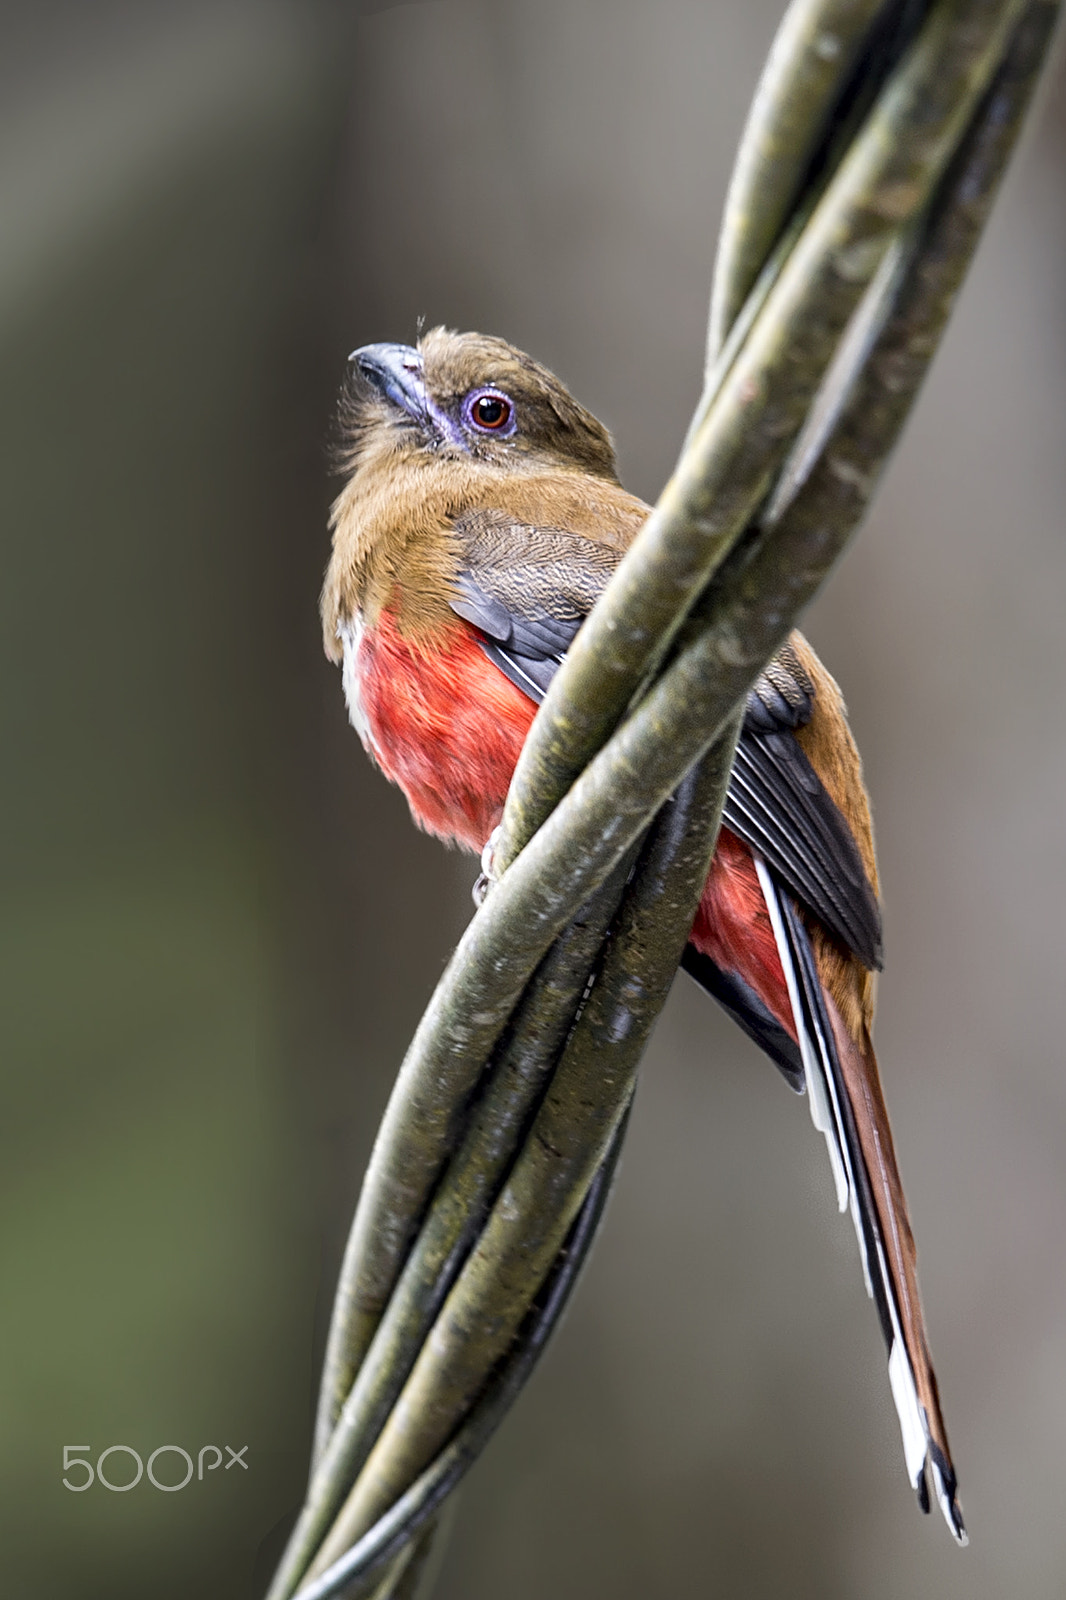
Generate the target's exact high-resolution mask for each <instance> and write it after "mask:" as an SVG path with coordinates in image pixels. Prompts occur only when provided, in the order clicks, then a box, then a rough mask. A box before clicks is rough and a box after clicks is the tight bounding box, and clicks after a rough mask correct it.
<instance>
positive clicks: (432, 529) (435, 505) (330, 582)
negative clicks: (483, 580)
mask: <svg viewBox="0 0 1066 1600" xmlns="http://www.w3.org/2000/svg"><path fill="white" fill-rule="evenodd" d="M478 509H493V510H497V511H505V512H506V513H507V515H508V516H510V517H513V518H514V521H515V524H516V526H519V525H525V526H527V527H537V528H557V529H564V530H566V531H568V532H571V533H578V534H583V535H584V536H585V537H587V538H590V539H594V540H596V541H597V542H599V543H601V544H607V545H610V546H612V547H613V548H615V549H618V550H624V549H625V548H626V547H627V546H628V545H629V544H630V542H631V541H632V539H633V536H634V534H635V533H636V531H637V529H638V528H639V527H640V525H641V523H642V522H643V520H644V517H645V516H646V514H647V507H646V506H645V505H644V504H643V502H642V501H640V500H638V499H637V498H636V497H635V496H634V495H630V494H627V493H626V491H625V490H624V489H623V488H622V487H621V485H620V484H618V483H613V482H611V481H610V480H609V479H604V478H594V477H592V476H591V475H589V474H588V473H581V472H576V471H569V470H567V469H566V468H565V467H559V468H555V469H552V468H546V469H545V470H543V471H528V470H524V471H509V470H504V469H502V468H500V467H496V466H491V465H488V464H486V463H483V462H472V461H469V460H462V459H456V458H454V457H448V456H435V455H432V454H430V453H428V452H426V451H413V452H411V453H410V454H409V455H407V456H401V455H399V454H398V453H397V452H396V451H395V450H378V451H371V452H368V453H366V454H365V455H363V456H362V457H361V459H360V460H359V462H358V464H357V466H356V470H355V472H354V473H353V475H352V477H351V479H350V480H349V482H348V483H347V485H346V486H345V488H344V489H343V490H342V492H341V494H340V495H339V496H338V498H337V500H336V502H335V503H334V506H333V513H332V527H333V554H332V557H331V559H330V563H329V567H328V570H327V572H326V580H325V585H324V587H323V591H322V625H323V636H324V643H325V647H326V652H327V654H328V655H330V656H331V657H332V658H333V659H334V660H337V659H339V656H340V646H339V643H338V640H339V636H340V633H341V630H342V628H343V627H344V626H345V625H346V624H347V623H349V622H351V621H352V620H353V619H355V618H361V619H362V621H363V622H364V623H365V624H366V625H367V626H368V627H373V626H374V625H375V624H376V622H377V619H378V618H379V616H380V615H381V613H382V611H383V610H385V609H386V608H387V609H388V611H389V613H390V615H391V616H392V617H393V619H394V621H395V624H396V626H397V628H398V629H399V631H400V633H401V634H402V635H403V636H404V637H405V638H406V639H407V640H408V642H409V643H411V644H412V645H414V646H415V647H416V648H426V649H433V648H434V647H435V646H436V645H437V644H438V643H439V641H440V640H441V638H442V637H443V636H444V635H446V634H447V633H448V632H450V630H451V629H453V628H454V626H455V617H454V614H453V613H452V611H451V609H450V607H449V600H450V597H451V595H452V594H453V592H454V589H455V579H456V573H457V570H458V567H459V564H460V562H461V559H462V549H461V546H460V542H459V540H458V538H457V536H456V534H455V532H454V524H455V521H456V518H457V517H459V516H461V515H463V514H464V513H467V512H470V511H474V510H478Z"/></svg>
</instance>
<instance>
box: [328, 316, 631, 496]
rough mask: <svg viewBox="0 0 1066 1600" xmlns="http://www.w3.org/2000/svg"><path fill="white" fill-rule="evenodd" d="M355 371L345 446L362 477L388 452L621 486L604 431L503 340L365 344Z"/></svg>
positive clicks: (440, 336) (437, 332) (440, 335)
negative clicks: (566, 473)
mask: <svg viewBox="0 0 1066 1600" xmlns="http://www.w3.org/2000/svg"><path fill="white" fill-rule="evenodd" d="M349 366H350V381H349V384H348V389H347V394H346V399H345V405H344V426H345V443H346V446H347V451H348V458H349V463H350V465H351V466H353V467H355V468H356V469H358V467H359V466H360V464H361V463H362V462H363V461H365V460H367V459H368V458H374V457H377V458H380V456H381V455H382V454H384V453H386V452H387V453H388V454H389V455H391V456H392V457H394V458H395V457H401V458H402V457H405V456H407V457H412V456H416V455H419V454H429V455H431V456H432V457H433V458H435V459H436V460H441V461H449V460H450V461H454V462H456V463H466V464H468V465H472V466H473V465H482V466H487V467H490V468H497V469H502V470H503V471H505V472H508V473H514V472H543V471H551V472H558V471H559V470H560V469H562V470H566V469H571V470H573V471H575V472H581V473H588V474H591V475H593V476H594V477H600V478H606V479H608V480H609V481H611V482H616V481H617V478H616V471H615V460H614V449H613V447H612V445H611V439H610V435H609V434H608V432H607V430H606V428H605V427H604V426H603V424H602V423H600V422H598V421H597V420H596V418H595V417H594V416H593V415H592V413H591V412H589V411H586V410H585V408H584V407H583V406H580V405H578V403H577V401H576V400H574V399H573V397H572V396H571V395H570V394H569V393H568V391H567V390H566V389H565V388H564V387H563V385H562V384H561V383H560V382H559V380H558V378H556V377H555V375H554V373H551V372H549V371H548V369H547V367H542V366H541V365H540V363H539V362H537V361H534V360H533V359H532V357H530V356H527V355H524V354H523V352H522V351H521V350H516V349H515V348H514V346H513V345H510V344H508V343H507V342H506V341H505V340H503V339H494V338H492V337H490V336H489V335H486V334H482V333H453V332H451V331H450V330H449V329H447V328H433V329H431V330H430V332H429V333H427V334H426V335H425V336H424V337H423V338H422V339H420V340H419V343H418V345H417V347H416V346H413V345H406V344H368V345H364V346H363V347H362V348H361V349H359V350H353V352H352V354H351V356H350V358H349Z"/></svg>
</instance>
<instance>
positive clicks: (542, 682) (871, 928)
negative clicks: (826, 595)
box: [451, 511, 881, 1053]
mask: <svg viewBox="0 0 1066 1600" xmlns="http://www.w3.org/2000/svg"><path fill="white" fill-rule="evenodd" d="M456 529H457V532H458V533H459V535H460V537H461V539H462V544H463V557H464V559H463V562H462V565H461V568H460V572H459V575H458V578H457V581H456V592H455V595H454V597H453V599H452V602H451V605H452V610H453V611H455V613H456V614H457V615H458V616H461V617H463V618H464V619H465V621H467V622H469V623H472V624H473V626H474V627H475V628H476V629H477V630H478V632H479V633H480V635H481V640H480V643H481V648H482V649H483V650H484V652H485V654H486V655H487V656H488V657H489V659H490V661H492V662H494V663H495V665H496V666H497V667H499V669H500V671H501V672H503V673H504V674H505V675H506V676H507V677H508V678H510V680H511V682H512V683H514V684H516V685H517V686H518V688H519V689H521V690H522V692H523V693H524V694H527V695H528V696H529V698H530V699H531V700H534V701H536V702H537V703H538V704H539V702H540V701H541V700H542V699H543V698H544V695H545V693H546V692H547V688H548V685H549V683H550V682H551V680H552V678H553V677H554V676H555V673H556V670H557V669H558V667H559V666H560V664H561V662H562V659H563V657H564V655H565V654H566V651H567V649H568V648H569V645H570V643H571V641H572V640H573V638H574V636H575V634H576V633H577V631H578V629H579V628H580V626H581V624H582V622H583V621H584V619H585V617H586V616H587V614H588V612H589V611H591V609H592V607H593V605H594V604H595V602H596V600H597V598H598V597H599V595H600V594H601V593H602V591H603V589H604V587H605V586H606V583H607V580H608V579H609V577H610V575H611V573H612V571H613V570H614V568H615V566H617V564H618V561H619V560H620V552H619V551H617V550H614V549H612V548H610V547H608V546H605V545H601V544H598V543H596V542H595V541H594V540H592V539H586V538H582V537H581V536H579V535H577V534H572V533H567V532H566V531H565V530H561V529H543V528H533V527H527V526H524V525H521V524H517V523H515V521H514V519H513V518H511V517H508V516H507V515H506V514H505V513H503V512H497V511H477V512H473V513H471V514H470V515H468V516H467V517H465V518H463V519H462V520H461V521H460V522H459V523H457V525H456ZM813 704H814V687H813V685H812V683H811V681H810V679H809V678H808V676H807V674H806V672H805V671H804V669H803V666H802V664H801V663H800V660H799V658H798V656H797V655H796V653H795V651H794V650H792V649H791V647H790V646H788V645H786V646H785V647H784V649H783V650H781V651H780V652H779V654H778V655H777V656H775V658H774V660H773V661H772V662H771V663H770V665H769V666H768V667H767V669H766V671H765V672H763V673H762V674H761V675H760V677H759V678H758V680H757V681H756V683H755V686H754V688H753V689H752V691H751V693H750V694H749V696H748V703H747V708H746V712H745V717H744V726H743V729H742V731H741V737H740V740H739V742H738V745H737V755H736V761H735V763H734V767H733V776H732V778H731V779H730V784H729V792H728V794H727V796H726V802H725V809H724V812H723V821H724V823H725V825H726V826H727V827H728V828H729V829H730V830H731V832H733V833H735V834H736V835H737V837H738V838H740V839H743V840H744V842H745V843H746V844H748V845H749V846H751V848H752V849H755V850H757V851H758V852H759V853H760V855H761V856H762V857H763V859H764V860H765V862H766V864H767V866H768V867H769V869H770V871H771V873H772V874H773V876H774V878H775V879H776V880H777V882H778V883H780V884H781V886H782V887H783V888H785V889H787V890H788V891H789V893H791V894H793V895H795V897H796V898H797V899H798V900H799V901H800V902H801V903H802V904H803V905H804V906H806V907H807V909H808V910H809V911H811V912H813V913H814V915H815V916H816V917H817V918H818V920H819V921H820V922H821V923H822V925H823V926H824V927H826V928H827V929H828V930H829V931H830V932H831V933H833V934H834V935H835V936H836V937H837V938H838V939H839V940H840V941H841V943H842V944H844V945H845V946H846V947H847V948H848V949H849V950H851V951H853V952H854V953H855V955H857V956H858V958H859V960H860V961H862V962H863V963H864V965H866V966H868V967H871V968H874V967H879V966H880V964H881V915H880V909H879V907H878V904H877V897H876V895H875V894H874V891H873V888H872V887H871V885H870V883H869V880H868V879H867V876H866V870H865V867H864V865H863V862H862V858H861V856H860V855H859V851H858V846H857V845H856V843H855V840H854V838H853V837H852V833H851V829H850V828H849V827H848V824H847V822H846V821H845V820H844V817H843V816H842V815H841V813H840V811H839V809H838V808H837V806H836V804H835V802H834V801H833V799H832V797H831V796H830V794H829V792H828V790H827V789H826V788H825V786H824V785H823V783H822V781H821V779H820V778H819V777H818V774H817V773H816V772H815V770H814V768H813V767H812V766H811V764H810V762H809V761H808V759H807V756H806V755H805V753H804V751H803V749H802V748H801V746H800V745H799V744H798V743H797V741H796V740H795V739H794V738H793V737H792V735H793V733H794V732H795V730H796V729H797V728H800V727H802V726H803V725H804V724H805V723H806V722H808V721H809V720H810V716H811V710H812V707H813ZM712 992H713V991H712ZM771 1053H772V1052H771Z"/></svg>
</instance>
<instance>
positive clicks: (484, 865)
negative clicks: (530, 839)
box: [470, 826, 500, 906]
mask: <svg viewBox="0 0 1066 1600" xmlns="http://www.w3.org/2000/svg"><path fill="white" fill-rule="evenodd" d="M499 838H500V830H499V826H497V827H495V828H493V830H492V832H491V833H490V834H489V836H488V839H487V840H486V843H485V848H484V850H482V852H481V872H480V874H479V875H478V880H477V882H476V883H475V884H474V887H473V889H471V891H470V893H471V894H472V896H473V899H474V904H475V905H476V906H482V905H484V903H485V897H486V895H487V894H488V892H489V890H490V889H491V888H492V886H493V884H494V883H495V882H496V846H497V844H498V842H499Z"/></svg>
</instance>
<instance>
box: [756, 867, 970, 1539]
mask: <svg viewBox="0 0 1066 1600" xmlns="http://www.w3.org/2000/svg"><path fill="white" fill-rule="evenodd" d="M755 866H756V870H757V871H758V874H759V882H760V884H761V886H762V891H763V896H764V898H765V900H766V907H767V910H768V912H769V914H770V920H771V922H772V924H773V929H774V937H775V939H776V942H777V947H778V951H779V953H780V956H781V964H782V966H783V968H784V972H785V981H786V983H787V985H788V992H789V999H790V1001H791V1003H792V1012H793V1016H794V1019H795V1023H796V1032H797V1036H798V1041H799V1047H800V1052H801V1055H802V1058H803V1065H804V1072H805V1076H806V1080H807V1088H808V1093H809V1097H810V1107H811V1118H812V1120H813V1122H814V1125H815V1127H816V1128H818V1129H819V1130H820V1131H821V1132H822V1133H823V1134H824V1135H825V1141H826V1145H827V1146H828V1149H829V1161H830V1165H831V1166H832V1169H833V1177H834V1180H835V1182H836V1190H837V1200H838V1202H839V1204H840V1209H841V1211H844V1210H846V1209H849V1208H850V1210H851V1215H852V1220H853V1222H854V1224H855V1232H856V1234H857V1235H858V1240H859V1251H860V1254H861V1256H862V1263H863V1271H864V1274H865V1277H866V1287H867V1290H868V1291H869V1294H870V1297H871V1298H872V1300H873V1301H874V1303H875V1305H876V1306H877V1311H878V1315H879V1317H880V1319H881V1328H882V1331H883V1333H884V1336H885V1343H886V1345H887V1347H888V1376H889V1381H890V1383H891V1385H892V1397H893V1399H894V1401H895V1403H896V1410H897V1412H898V1413H899V1422H900V1429H901V1431H902V1434H903V1453H904V1458H905V1460H906V1464H907V1475H908V1477H909V1478H910V1480H911V1482H912V1484H913V1485H914V1488H915V1490H916V1492H917V1495H918V1504H919V1505H920V1506H921V1508H922V1510H923V1511H928V1510H929V1489H928V1485H927V1481H926V1463H927V1462H928V1464H929V1466H930V1468H931V1470H932V1475H933V1483H934V1485H935V1488H936V1494H937V1499H938V1500H939V1502H940V1506H941V1509H942V1510H943V1513H944V1518H945V1520H946V1522H947V1524H948V1527H949V1528H950V1529H951V1531H952V1533H953V1534H954V1536H955V1538H956V1539H957V1540H958V1542H959V1544H961V1545H964V1544H966V1543H967V1542H968V1541H967V1537H966V1529H965V1527H964V1526H963V1521H962V1512H961V1511H960V1509H959V1502H958V1495H957V1488H958V1485H957V1482H956V1478H955V1469H954V1467H953V1465H952V1461H951V1451H950V1449H949V1448H948V1438H947V1431H946V1429H945V1427H944V1419H943V1416H942V1415H941V1411H940V1400H939V1396H938V1393H937V1383H936V1375H935V1373H934V1372H933V1365H932V1361H931V1358H930V1355H929V1347H928V1343H927V1341H926V1336H925V1323H924V1320H923V1316H922V1306H921V1300H920V1298H919V1294H918V1274H917V1251H916V1249H915V1245H914V1236H913V1234H912V1233H911V1227H910V1222H909V1220H908V1218H907V1203H906V1200H905V1199H904V1196H903V1186H902V1184H901V1182H900V1177H899V1171H898V1169H897V1167H896V1157H895V1151H894V1150H893V1147H892V1132H891V1129H890V1127H889V1122H888V1113H887V1111H886V1109H885V1103H884V1099H883V1097H882V1094H881V1083H880V1078H879V1075H878V1071H877V1061H876V1058H875V1057H874V1053H873V1047H872V1045H870V1044H869V1041H868V1040H867V1041H866V1049H865V1050H863V1049H861V1048H860V1046H859V1045H858V1044H856V1042H855V1041H854V1040H853V1039H852V1038H851V1036H850V1034H849V1032H848V1030H847V1028H846V1027H845V1025H844V1022H843V1020H842V1018H841V1016H840V1013H839V1011H838V1009H837V1006H836V1005H835V1003H834V1001H833V999H832V997H831V996H830V995H828V994H827V993H826V992H825V990H824V988H823V986H822V984H821V982H820V980H819V977H818V969H817V966H816V963H815V956H814V951H813V949H812V947H811V941H810V937H809V936H808V933H807V930H806V928H805V926H804V924H803V922H802V921H801V919H800V916H799V913H798V911H797V910H796V908H795V906H794V904H793V902H792V900H791V899H790V897H789V896H788V895H787V894H786V893H784V892H783V891H782V890H780V889H779V888H778V887H777V885H776V884H775V883H774V880H773V879H772V877H771V876H770V873H769V871H768V870H767V867H766V864H765V862H764V861H763V860H762V858H761V857H760V856H759V855H758V854H757V853H756V854H755Z"/></svg>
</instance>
